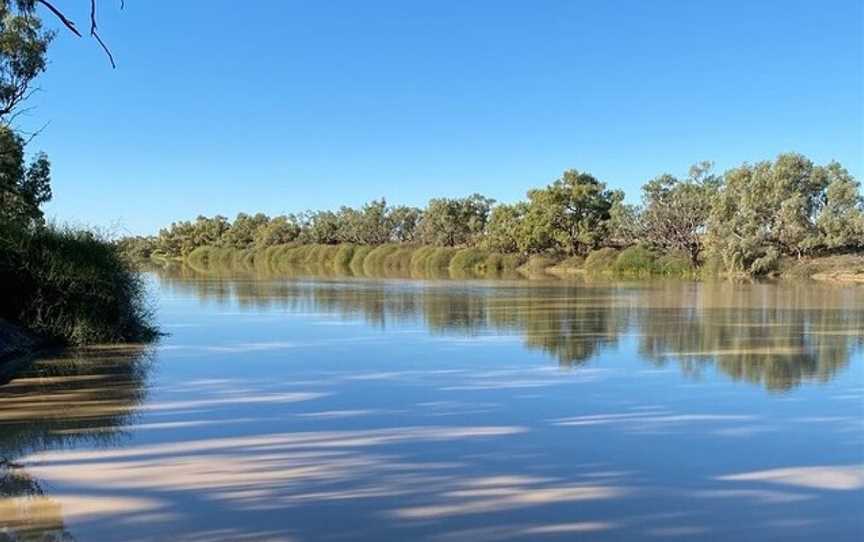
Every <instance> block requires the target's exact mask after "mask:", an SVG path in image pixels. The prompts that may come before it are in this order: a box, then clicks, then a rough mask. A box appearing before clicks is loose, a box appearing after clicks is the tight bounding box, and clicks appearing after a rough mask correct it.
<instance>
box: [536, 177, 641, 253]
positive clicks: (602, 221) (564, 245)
mask: <svg viewBox="0 0 864 542" xmlns="http://www.w3.org/2000/svg"><path fill="white" fill-rule="evenodd" d="M623 198H624V194H623V193H622V192H619V191H611V190H607V189H606V185H605V184H603V183H601V182H600V181H598V180H597V179H596V178H594V177H593V176H591V175H589V174H587V173H580V172H578V171H576V170H573V169H571V170H567V171H565V172H564V174H563V175H562V176H561V178H560V179H558V180H557V181H555V182H554V183H552V184H550V185H549V186H547V187H546V188H542V189H535V190H531V191H529V192H528V200H529V203H528V209H527V211H526V213H525V218H524V222H523V227H524V232H525V238H524V239H522V240H521V243H520V244H521V246H522V248H523V250H524V251H525V252H530V253H539V252H544V251H549V250H551V251H554V252H562V253H565V254H571V255H572V254H585V253H587V252H588V251H590V250H591V249H593V248H596V247H598V246H600V244H601V242H602V240H603V239H605V238H607V237H608V233H609V219H610V210H611V209H612V206H613V205H614V203H615V202H616V201H619V200H622V199H623Z"/></svg>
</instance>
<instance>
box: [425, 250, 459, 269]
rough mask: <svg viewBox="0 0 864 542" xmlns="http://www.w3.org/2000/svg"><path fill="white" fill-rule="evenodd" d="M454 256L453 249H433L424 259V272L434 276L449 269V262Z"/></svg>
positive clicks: (454, 251)
mask: <svg viewBox="0 0 864 542" xmlns="http://www.w3.org/2000/svg"><path fill="white" fill-rule="evenodd" d="M454 254H456V249H455V248H449V247H435V248H434V249H432V251H431V252H430V253H429V256H428V257H427V258H426V269H425V271H426V272H427V273H431V274H436V272H439V271H442V270H445V269H447V268H448V267H450V260H451V259H452V258H453V255H454Z"/></svg>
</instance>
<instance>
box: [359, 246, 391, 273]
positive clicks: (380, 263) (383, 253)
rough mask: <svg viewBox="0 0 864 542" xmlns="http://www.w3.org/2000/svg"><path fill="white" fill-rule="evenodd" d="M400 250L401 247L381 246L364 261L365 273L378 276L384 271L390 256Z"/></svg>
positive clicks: (373, 250)
mask: <svg viewBox="0 0 864 542" xmlns="http://www.w3.org/2000/svg"><path fill="white" fill-rule="evenodd" d="M397 250H399V245H379V246H377V247H375V248H374V249H372V251H371V252H370V253H369V254H368V255H367V256H366V259H365V260H363V272H364V273H365V274H366V275H372V276H374V275H376V274H377V273H380V272H381V271H383V270H384V261H385V259H386V258H387V256H389V255H390V254H392V253H394V252H396V251H397Z"/></svg>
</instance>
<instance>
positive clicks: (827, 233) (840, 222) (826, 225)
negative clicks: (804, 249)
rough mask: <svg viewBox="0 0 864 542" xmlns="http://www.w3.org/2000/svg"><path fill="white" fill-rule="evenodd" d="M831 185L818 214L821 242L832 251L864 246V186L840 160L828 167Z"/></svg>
mask: <svg viewBox="0 0 864 542" xmlns="http://www.w3.org/2000/svg"><path fill="white" fill-rule="evenodd" d="M825 174H826V175H827V177H828V179H827V182H828V184H827V187H826V188H825V194H824V202H823V205H822V208H821V209H820V210H819V213H818V215H817V217H816V226H817V228H818V229H819V234H820V242H821V244H822V246H824V247H825V248H826V249H828V250H861V249H864V198H862V196H861V192H860V189H861V185H860V184H859V183H858V181H856V180H855V179H854V178H853V177H852V176H851V175H850V174H849V172H848V171H846V169H845V168H843V167H842V166H841V165H840V164H838V163H837V162H831V163H830V164H828V165H827V166H826V167H825Z"/></svg>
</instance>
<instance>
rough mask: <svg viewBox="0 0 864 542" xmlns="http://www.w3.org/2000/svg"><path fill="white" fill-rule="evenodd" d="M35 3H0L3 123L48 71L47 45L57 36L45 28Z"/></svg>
mask: <svg viewBox="0 0 864 542" xmlns="http://www.w3.org/2000/svg"><path fill="white" fill-rule="evenodd" d="M33 8H34V1H33V0H29V1H27V0H18V1H11V0H2V1H0V121H3V123H4V124H5V123H6V121H7V120H8V117H10V116H12V115H14V113H15V111H16V109H17V108H18V107H19V106H20V105H21V103H22V102H23V101H24V100H26V99H27V98H28V97H29V95H30V94H31V93H32V91H33V88H32V85H33V81H34V80H35V79H36V78H37V77H38V76H39V75H40V74H41V73H42V72H44V71H45V68H46V66H47V60H46V56H45V55H46V53H47V51H48V45H49V44H50V43H51V40H52V39H53V37H54V34H53V33H52V32H47V31H44V30H43V29H42V22H41V21H40V19H39V17H37V16H36V15H35V14H34V12H33Z"/></svg>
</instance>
